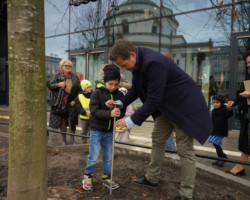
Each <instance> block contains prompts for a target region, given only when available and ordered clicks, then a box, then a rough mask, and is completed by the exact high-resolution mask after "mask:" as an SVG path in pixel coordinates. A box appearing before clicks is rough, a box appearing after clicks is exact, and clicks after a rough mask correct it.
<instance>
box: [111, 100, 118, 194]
mask: <svg viewBox="0 0 250 200" xmlns="http://www.w3.org/2000/svg"><path fill="white" fill-rule="evenodd" d="M114 106H115V108H116V105H114ZM115 121H116V117H114V125H113V141H112V157H111V177H110V193H109V194H110V195H112V185H113V165H114V152H115Z"/></svg>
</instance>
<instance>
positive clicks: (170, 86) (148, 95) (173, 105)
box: [107, 40, 212, 199]
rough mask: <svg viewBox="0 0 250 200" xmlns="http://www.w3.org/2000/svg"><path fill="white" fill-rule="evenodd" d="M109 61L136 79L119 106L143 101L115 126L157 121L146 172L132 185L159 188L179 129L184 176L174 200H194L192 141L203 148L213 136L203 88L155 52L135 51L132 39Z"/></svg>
mask: <svg viewBox="0 0 250 200" xmlns="http://www.w3.org/2000/svg"><path fill="white" fill-rule="evenodd" d="M109 59H110V60H111V61H113V62H114V63H115V64H116V65H118V66H120V67H121V69H122V70H123V71H125V70H127V71H130V72H131V73H132V75H133V78H132V88H131V89H130V90H129V91H128V93H127V94H126V95H125V96H124V97H122V98H121V99H120V103H121V104H123V105H124V106H127V105H129V104H130V103H132V102H133V101H134V100H136V99H137V98H140V99H141V101H142V102H143V105H142V107H141V108H140V109H138V110H137V111H136V112H135V113H134V114H133V115H132V116H131V117H126V118H125V119H124V118H123V119H120V120H118V121H117V122H116V126H118V127H128V128H131V127H132V126H134V125H135V124H136V125H139V126H140V125H141V124H142V123H143V122H144V121H145V120H146V119H147V118H148V117H149V116H150V115H152V116H153V118H154V120H155V123H154V129H153V132H152V151H151V161H150V164H149V166H148V170H147V173H146V174H145V175H144V176H143V177H141V178H136V179H133V181H134V182H135V183H138V184H144V185H150V186H157V185H158V181H159V178H160V177H161V167H162V162H163V159H164V155H165V141H166V140H167V139H168V138H169V136H170V134H171V133H172V131H173V130H175V132H176V144H177V153H178V155H179V156H180V161H181V172H182V174H181V184H180V190H179V194H178V196H176V198H175V199H192V196H193V189H194V182H195V175H196V166H195V150H194V147H193V142H194V138H195V139H196V140H198V141H199V142H200V143H201V144H204V142H205V141H206V140H207V138H208V137H209V136H210V135H211V133H212V121H211V118H210V115H209V112H208V109H207V104H206V102H205V99H204V96H203V94H202V92H201V90H200V89H199V87H198V86H197V84H196V83H195V82H194V80H193V79H192V78H191V77H190V76H189V75H188V74H186V73H185V72H184V71H183V70H182V69H181V68H180V67H179V66H177V65H176V64H175V63H174V62H173V61H172V60H171V59H170V58H168V57H167V56H164V55H162V54H160V53H158V52H156V51H153V50H152V49H148V48H144V47H136V46H134V44H133V43H131V42H130V41H127V40H119V41H117V42H116V43H115V44H114V46H113V47H112V49H111V51H110V54H109ZM108 103H112V102H111V101H109V102H107V104H108ZM110 105H111V104H110Z"/></svg>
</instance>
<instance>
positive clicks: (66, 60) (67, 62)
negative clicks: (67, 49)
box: [60, 58, 73, 72]
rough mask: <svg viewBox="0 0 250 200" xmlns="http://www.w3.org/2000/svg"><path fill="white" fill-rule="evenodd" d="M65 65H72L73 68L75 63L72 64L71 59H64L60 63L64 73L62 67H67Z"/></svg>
mask: <svg viewBox="0 0 250 200" xmlns="http://www.w3.org/2000/svg"><path fill="white" fill-rule="evenodd" d="M65 64H67V65H71V67H73V63H72V62H71V61H70V60H69V59H67V58H63V59H62V60H61V61H60V69H61V72H63V70H62V66H63V65H65Z"/></svg>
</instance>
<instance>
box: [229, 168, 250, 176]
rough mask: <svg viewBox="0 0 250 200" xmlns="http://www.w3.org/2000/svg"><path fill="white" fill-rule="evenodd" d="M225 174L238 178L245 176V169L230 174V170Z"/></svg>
mask: <svg viewBox="0 0 250 200" xmlns="http://www.w3.org/2000/svg"><path fill="white" fill-rule="evenodd" d="M226 173H228V174H231V175H233V176H238V175H240V176H246V172H245V169H243V170H241V171H238V172H236V173H233V172H231V171H230V170H228V171H227V172H226Z"/></svg>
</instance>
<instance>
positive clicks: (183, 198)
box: [174, 196, 188, 200]
mask: <svg viewBox="0 0 250 200" xmlns="http://www.w3.org/2000/svg"><path fill="white" fill-rule="evenodd" d="M174 200H188V198H186V197H183V196H177V197H175V198H174Z"/></svg>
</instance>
